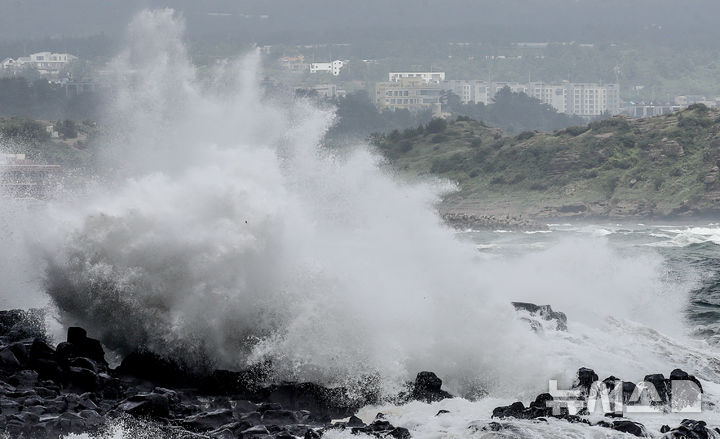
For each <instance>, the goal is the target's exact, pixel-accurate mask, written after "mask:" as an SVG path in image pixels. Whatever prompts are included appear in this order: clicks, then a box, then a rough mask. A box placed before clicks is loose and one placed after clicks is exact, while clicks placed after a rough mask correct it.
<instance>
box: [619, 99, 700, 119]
mask: <svg viewBox="0 0 720 439" xmlns="http://www.w3.org/2000/svg"><path fill="white" fill-rule="evenodd" d="M686 107H687V105H677V104H672V103H669V102H665V103H659V102H628V103H627V105H626V106H625V109H624V111H623V113H625V114H627V115H628V116H631V117H638V118H643V117H653V116H662V115H664V114H670V113H674V112H676V111H680V110H682V109H683V108H686Z"/></svg>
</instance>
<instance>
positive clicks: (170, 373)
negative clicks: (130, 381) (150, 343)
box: [115, 351, 192, 386]
mask: <svg viewBox="0 0 720 439" xmlns="http://www.w3.org/2000/svg"><path fill="white" fill-rule="evenodd" d="M115 374H116V375H119V376H130V377H134V378H140V379H143V380H148V381H151V382H153V383H155V384H158V385H162V386H189V385H190V384H192V383H190V381H191V380H190V378H189V377H188V375H187V374H186V373H185V372H184V371H183V370H182V368H181V367H180V366H179V365H178V364H177V363H174V362H172V361H170V360H168V359H166V358H163V357H161V356H159V355H157V354H154V353H152V352H147V351H140V352H133V353H131V354H129V355H128V356H127V357H125V358H124V359H123V361H122V362H121V363H120V366H118V367H117V368H116V369H115Z"/></svg>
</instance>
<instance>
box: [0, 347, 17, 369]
mask: <svg viewBox="0 0 720 439" xmlns="http://www.w3.org/2000/svg"><path fill="white" fill-rule="evenodd" d="M20 369H22V364H20V361H18V359H17V357H15V353H14V352H13V351H12V350H11V349H10V348H5V349H2V350H0V370H2V371H5V372H13V371H16V370H20Z"/></svg>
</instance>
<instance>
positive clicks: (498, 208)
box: [373, 104, 720, 219]
mask: <svg viewBox="0 0 720 439" xmlns="http://www.w3.org/2000/svg"><path fill="white" fill-rule="evenodd" d="M373 141H374V143H375V145H376V146H377V147H378V149H379V150H380V151H381V152H382V153H383V154H384V155H385V156H386V157H387V158H388V161H389V164H390V165H391V166H392V167H393V168H395V169H397V170H399V171H400V172H401V173H402V174H404V175H406V176H410V177H411V178H416V177H421V178H425V177H428V176H437V177H440V178H443V179H448V180H451V181H455V182H457V183H458V186H459V190H458V191H457V192H455V193H452V194H449V195H448V196H446V198H445V199H444V200H443V202H442V204H441V206H440V210H441V212H443V213H445V214H447V213H450V214H465V215H476V216H482V215H488V216H494V217H505V216H507V215H511V216H522V217H529V218H535V219H544V218H616V219H622V218H672V217H675V218H679V217H690V216H702V215H712V214H715V213H718V212H720V168H719V166H720V110H718V109H709V108H707V107H705V106H704V105H701V104H699V105H693V106H691V107H689V108H688V109H686V110H683V111H680V112H677V113H672V114H668V115H664V116H657V117H653V118H647V119H629V118H626V117H621V116H618V117H613V118H610V119H605V120H600V121H596V122H592V123H590V124H589V125H586V126H582V127H570V128H567V129H564V130H560V131H555V132H551V133H541V132H535V131H533V132H529V131H528V132H523V133H520V134H519V135H517V136H513V137H510V136H505V135H503V133H502V132H501V131H500V130H499V129H497V128H491V127H488V126H486V125H485V124H483V123H482V122H477V121H473V120H469V119H467V118H460V119H458V120H456V121H451V122H447V123H444V124H443V123H435V124H433V125H432V126H430V125H427V126H425V127H418V128H417V129H412V130H406V131H404V132H397V131H396V132H392V133H389V134H387V135H383V136H377V137H375V138H374V139H373Z"/></svg>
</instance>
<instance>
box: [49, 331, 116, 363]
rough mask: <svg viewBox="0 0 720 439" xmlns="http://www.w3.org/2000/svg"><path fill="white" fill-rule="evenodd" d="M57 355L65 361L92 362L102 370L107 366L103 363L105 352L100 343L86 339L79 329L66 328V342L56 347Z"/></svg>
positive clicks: (84, 333) (84, 332)
mask: <svg viewBox="0 0 720 439" xmlns="http://www.w3.org/2000/svg"><path fill="white" fill-rule="evenodd" d="M57 354H58V357H60V358H61V359H63V360H65V361H70V360H71V359H72V358H77V357H82V358H88V359H90V360H92V361H93V362H95V363H96V364H97V365H100V366H101V367H103V368H106V367H107V365H108V363H107V361H105V350H104V349H103V347H102V344H101V343H100V341H99V340H96V339H94V338H90V337H88V336H87V332H86V331H85V330H84V329H83V328H79V327H72V326H71V327H70V328H68V332H67V341H66V342H64V343H60V344H59V345H58V346H57ZM96 372H97V371H96Z"/></svg>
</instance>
